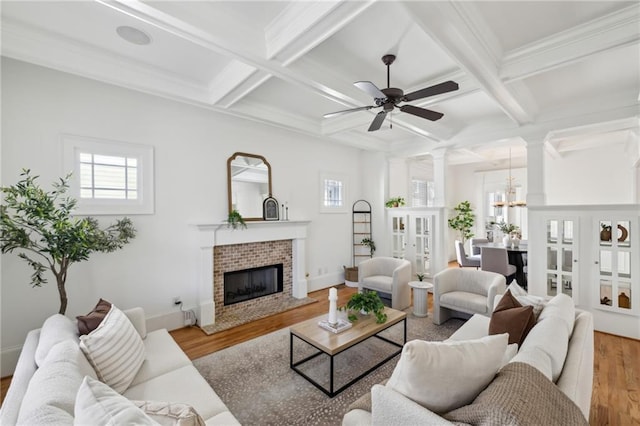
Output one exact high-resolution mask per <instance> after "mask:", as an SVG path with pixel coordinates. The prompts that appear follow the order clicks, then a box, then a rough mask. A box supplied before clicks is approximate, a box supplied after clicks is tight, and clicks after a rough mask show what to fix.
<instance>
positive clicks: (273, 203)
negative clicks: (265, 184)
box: [262, 197, 279, 220]
mask: <svg viewBox="0 0 640 426" xmlns="http://www.w3.org/2000/svg"><path fill="white" fill-rule="evenodd" d="M278 211H279V208H278V200H276V199H275V198H273V197H267V198H265V199H264V201H263V202H262V218H263V219H264V220H278V218H279V217H278Z"/></svg>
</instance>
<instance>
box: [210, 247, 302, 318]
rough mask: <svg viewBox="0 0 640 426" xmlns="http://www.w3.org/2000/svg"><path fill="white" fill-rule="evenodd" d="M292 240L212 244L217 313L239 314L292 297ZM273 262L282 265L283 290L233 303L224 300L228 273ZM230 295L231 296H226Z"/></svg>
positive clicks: (214, 296)
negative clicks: (214, 245)
mask: <svg viewBox="0 0 640 426" xmlns="http://www.w3.org/2000/svg"><path fill="white" fill-rule="evenodd" d="M292 259H293V256H292V253H291V240H280V241H260V242H255V243H245V244H229V245H220V246H216V247H214V248H213V300H214V303H215V313H216V316H219V315H224V314H229V313H233V314H240V313H242V312H243V310H246V309H251V308H253V307H256V306H260V307H265V306H266V305H270V304H277V303H278V302H279V301H280V299H282V298H283V297H291V287H292V286H291V284H292V279H291V269H292ZM270 265H282V291H281V292H274V293H273V294H269V295H266V296H262V297H256V298H253V299H251V300H246V301H242V302H238V303H233V304H225V285H224V281H225V274H229V273H232V272H237V271H247V270H252V269H256V268H260V267H266V266H270ZM227 299H228V298H227Z"/></svg>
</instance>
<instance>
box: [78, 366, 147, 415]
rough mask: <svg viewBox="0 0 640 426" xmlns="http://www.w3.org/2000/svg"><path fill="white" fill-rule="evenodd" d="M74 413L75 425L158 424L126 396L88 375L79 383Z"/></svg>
mask: <svg viewBox="0 0 640 426" xmlns="http://www.w3.org/2000/svg"><path fill="white" fill-rule="evenodd" d="M74 414H75V424H76V425H104V426H107V425H113V426H116V425H153V426H157V425H158V423H156V422H154V421H153V420H151V418H149V417H148V416H147V415H146V414H144V413H143V412H142V410H141V409H139V408H138V407H136V406H135V405H134V404H133V403H132V402H131V401H129V400H128V399H127V398H125V397H124V396H122V395H120V394H119V393H117V392H116V391H114V390H113V389H111V388H110V387H109V386H107V385H106V384H104V383H102V382H99V381H97V380H94V379H92V378H90V377H85V379H84V380H83V381H82V385H80V389H79V390H78V394H77V396H76V406H75V410H74Z"/></svg>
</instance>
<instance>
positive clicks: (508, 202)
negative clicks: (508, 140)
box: [493, 148, 527, 207]
mask: <svg viewBox="0 0 640 426" xmlns="http://www.w3.org/2000/svg"><path fill="white" fill-rule="evenodd" d="M515 180H516V178H514V177H513V176H512V175H511V148H509V177H508V178H507V187H506V189H505V193H504V198H505V200H504V201H496V202H494V203H493V206H494V207H504V206H507V207H526V205H527V202H526V201H522V200H516V186H515V184H514V182H515Z"/></svg>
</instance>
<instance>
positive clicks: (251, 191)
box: [227, 152, 271, 220]
mask: <svg viewBox="0 0 640 426" xmlns="http://www.w3.org/2000/svg"><path fill="white" fill-rule="evenodd" d="M227 185H228V199H229V213H231V212H232V211H233V210H237V211H238V213H240V214H241V215H242V218H243V219H244V220H263V218H262V202H263V201H264V199H265V198H267V197H270V196H271V165H269V162H268V161H267V160H266V159H265V158H264V157H263V156H261V155H255V154H247V153H244V152H236V153H235V154H233V155H232V156H231V157H229V159H228V160H227Z"/></svg>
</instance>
